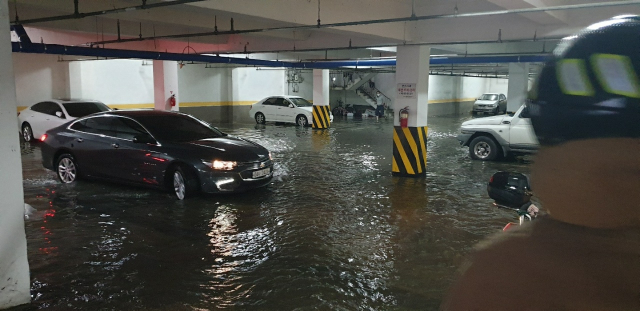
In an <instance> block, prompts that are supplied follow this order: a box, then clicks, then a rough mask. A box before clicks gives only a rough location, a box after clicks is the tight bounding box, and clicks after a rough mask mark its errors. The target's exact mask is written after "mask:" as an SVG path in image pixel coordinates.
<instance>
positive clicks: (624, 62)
mask: <svg viewBox="0 0 640 311" xmlns="http://www.w3.org/2000/svg"><path fill="white" fill-rule="evenodd" d="M591 66H593V71H594V72H595V73H596V77H597V78H598V81H599V82H600V84H601V85H602V88H603V89H604V90H605V91H607V92H608V93H611V94H618V95H623V96H627V97H633V98H640V87H639V86H638V77H637V76H636V72H635V71H634V70H633V66H632V65H631V60H630V59H629V57H628V56H624V55H615V54H593V55H592V56H591Z"/></svg>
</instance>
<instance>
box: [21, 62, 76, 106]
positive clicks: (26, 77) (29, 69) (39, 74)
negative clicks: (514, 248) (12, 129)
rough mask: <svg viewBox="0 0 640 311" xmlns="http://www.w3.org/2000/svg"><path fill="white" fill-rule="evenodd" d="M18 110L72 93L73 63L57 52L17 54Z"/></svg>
mask: <svg viewBox="0 0 640 311" xmlns="http://www.w3.org/2000/svg"><path fill="white" fill-rule="evenodd" d="M12 57H13V70H14V76H15V81H16V96H17V105H18V110H21V109H24V108H26V107H28V106H30V105H32V104H35V103H37V102H40V101H43V100H47V99H51V98H65V97H69V96H70V89H69V63H68V62H60V61H58V56H56V55H38V54H25V53H13V54H12Z"/></svg>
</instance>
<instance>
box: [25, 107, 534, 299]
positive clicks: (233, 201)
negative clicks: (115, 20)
mask: <svg viewBox="0 0 640 311" xmlns="http://www.w3.org/2000/svg"><path fill="white" fill-rule="evenodd" d="M467 118H468V117H462V118H461V117H432V118H430V119H429V130H428V132H429V139H428V160H427V161H428V164H427V169H428V172H427V175H426V177H425V178H418V179H412V178H396V177H392V176H391V152H392V134H393V131H392V129H393V127H392V122H391V120H381V121H380V122H376V121H375V120H369V119H367V120H362V121H358V120H336V122H334V123H333V124H332V128H331V129H329V130H328V131H314V130H313V129H310V128H304V129H301V128H298V127H295V126H279V125H278V126H276V125H272V124H268V125H266V126H256V125H252V124H246V125H233V126H220V128H221V129H222V130H224V131H226V132H228V133H230V134H232V135H237V136H241V137H244V138H247V139H250V140H254V141H256V142H259V143H261V144H262V145H264V146H265V147H267V148H268V149H269V150H271V152H272V153H273V156H274V159H275V163H276V170H275V178H274V180H273V182H272V184H271V185H269V186H268V187H266V188H262V189H258V190H255V191H251V192H247V193H243V194H239V195H224V196H202V197H197V198H193V199H188V200H186V201H183V202H181V201H176V200H175V199H173V197H172V196H171V195H169V194H168V193H163V192H158V191H155V190H147V189H140V188H130V187H125V186H119V185H115V184H105V183H99V182H89V181H80V182H78V183H76V184H73V185H63V184H61V183H60V182H58V181H57V179H56V178H55V174H54V173H52V172H48V171H47V170H45V169H44V168H42V166H41V164H40V150H39V147H38V145H37V144H31V145H24V146H23V154H22V161H23V172H24V190H25V201H26V203H28V204H30V205H31V206H33V207H34V208H35V209H36V210H37V211H36V212H34V213H33V214H32V215H31V216H30V217H29V219H28V220H26V233H27V239H28V252H29V263H30V268H31V281H32V297H33V298H32V303H31V304H30V305H27V306H22V307H18V308H14V310H32V309H33V310H35V309H47V310H219V309H231V310H433V309H437V308H438V305H439V304H440V302H441V300H442V297H443V295H444V293H445V291H446V289H447V287H448V286H449V284H450V283H451V281H452V280H453V278H454V276H455V272H456V269H457V267H459V266H460V264H461V263H462V262H463V259H464V256H465V255H466V254H468V252H469V251H470V249H471V247H472V246H473V245H474V244H475V243H476V242H477V241H479V240H480V239H482V238H483V237H485V236H487V235H489V234H491V233H494V232H498V231H499V230H500V229H501V228H502V226H504V225H505V224H506V223H507V222H508V221H511V220H513V219H514V218H515V217H514V215H513V214H511V213H510V212H508V211H504V210H498V209H496V208H494V207H492V206H491V200H490V199H489V198H488V196H487V194H486V182H487V181H488V179H489V177H490V176H491V174H492V173H494V172H495V171H498V170H511V171H518V172H523V173H528V172H529V164H528V163H527V162H526V161H522V160H521V159H520V160H516V161H510V162H480V161H472V160H471V159H470V158H469V156H468V153H467V150H466V149H464V148H461V147H460V146H459V144H458V142H457V140H456V139H455V136H456V135H457V133H458V128H459V126H460V123H461V122H462V121H463V120H465V119H467Z"/></svg>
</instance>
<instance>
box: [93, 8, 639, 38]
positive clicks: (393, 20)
mask: <svg viewBox="0 0 640 311" xmlns="http://www.w3.org/2000/svg"><path fill="white" fill-rule="evenodd" d="M634 4H640V0H625V1H610V2H598V3H586V4H569V5H558V6H550V7H542V8H527V9H511V10H498V11H486V12H472V13H460V14H436V15H423V16H408V17H398V18H385V19H374V20H364V21H355V22H340V23H331V24H314V25H299V26H282V27H270V28H260V29H245V30H228V31H207V32H199V33H190V34H177V35H163V36H153V37H143V38H131V39H122V40H106V41H98V42H92V43H91V44H92V45H96V44H110V43H121V42H131V41H144V40H156V39H177V38H189V37H203V36H216V35H230V34H245V33H257V32H267V31H279V30H301V29H319V28H334V27H345V26H358V25H371V24H384V23H397V22H410V21H421V20H434V19H445V18H465V17H485V16H495V15H506V14H524V13H537V12H548V11H563V10H577V9H592V8H603V7H613V6H626V5H634Z"/></svg>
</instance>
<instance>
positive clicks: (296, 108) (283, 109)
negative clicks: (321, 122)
mask: <svg viewBox="0 0 640 311" xmlns="http://www.w3.org/2000/svg"><path fill="white" fill-rule="evenodd" d="M249 116H250V117H251V118H253V119H255V120H256V123H258V124H264V123H266V122H284V123H294V124H296V125H299V126H309V125H310V124H312V123H313V104H312V103H310V102H309V101H307V100H306V99H304V98H302V97H299V96H288V95H282V96H271V97H267V98H265V99H263V100H261V101H259V102H257V103H255V104H253V105H252V106H251V109H250V110H249ZM329 118H330V119H329V120H330V122H333V114H332V113H331V112H329Z"/></svg>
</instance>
